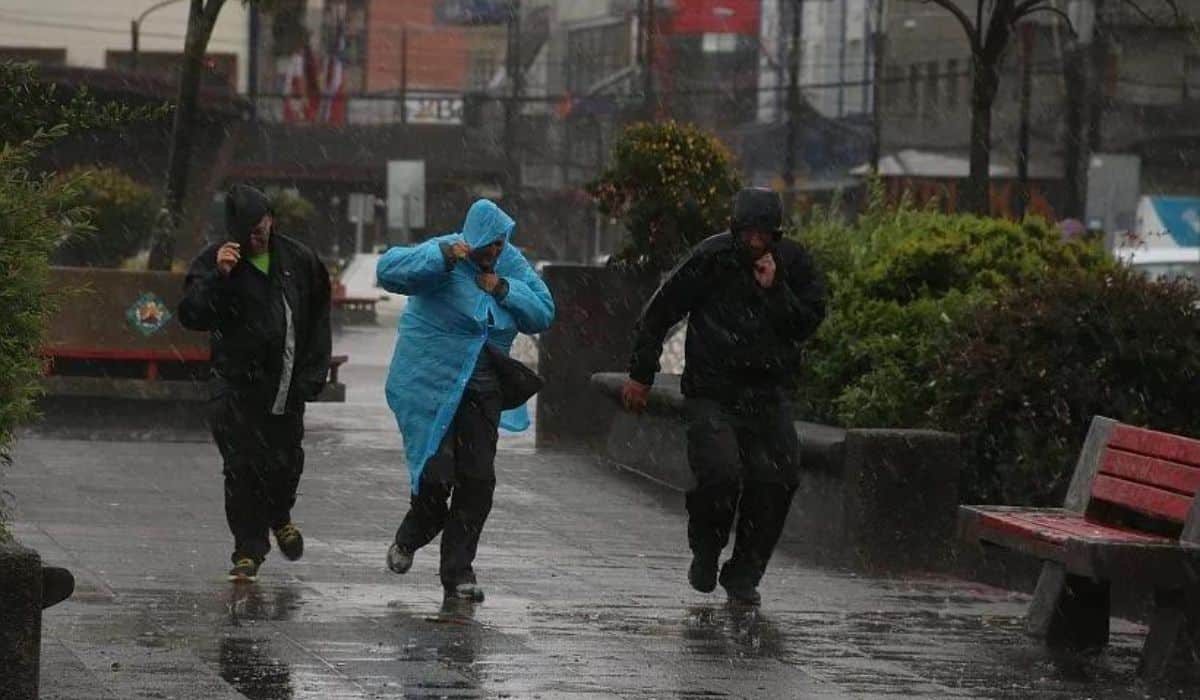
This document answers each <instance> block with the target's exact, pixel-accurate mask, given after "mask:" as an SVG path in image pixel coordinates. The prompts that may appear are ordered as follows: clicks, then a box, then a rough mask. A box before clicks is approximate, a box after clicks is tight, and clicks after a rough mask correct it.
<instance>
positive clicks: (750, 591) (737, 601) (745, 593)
mask: <svg viewBox="0 0 1200 700" xmlns="http://www.w3.org/2000/svg"><path fill="white" fill-rule="evenodd" d="M722 586H723V587H724V588H725V593H726V594H727V595H728V596H729V602H730V603H731V604H733V605H747V606H750V607H755V608H757V607H758V606H760V605H762V596H761V595H759V593H758V589H757V588H755V587H754V586H736V585H730V586H725V585H724V584H722Z"/></svg>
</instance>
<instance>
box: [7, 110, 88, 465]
mask: <svg viewBox="0 0 1200 700" xmlns="http://www.w3.org/2000/svg"><path fill="white" fill-rule="evenodd" d="M62 131H64V130H62V129H57V130H55V131H54V132H51V133H50V134H49V135H46V136H39V137H35V138H34V139H31V140H29V141H26V142H24V143H22V144H20V145H16V146H13V145H7V146H4V147H3V149H2V150H0V308H3V309H4V313H2V314H0V458H7V456H8V448H9V446H10V445H11V444H12V440H13V435H14V431H15V430H16V428H17V426H18V425H20V424H22V423H24V422H26V421H28V420H30V419H31V418H33V416H34V415H35V412H34V404H33V402H34V398H35V397H36V393H37V384H38V378H39V377H40V376H41V371H42V364H41V357H40V354H39V351H40V349H41V345H42V333H43V330H44V328H45V323H46V319H47V318H48V317H49V315H50V313H52V312H53V310H54V307H55V304H56V290H52V289H49V288H48V286H47V284H48V279H49V257H50V253H51V251H53V250H54V246H55V245H56V244H57V242H58V240H59V237H60V236H61V235H62V234H63V231H64V230H71V229H75V228H77V227H79V226H80V225H81V224H82V222H83V221H84V220H85V216H86V212H85V211H83V210H81V209H80V208H78V206H77V205H76V204H75V203H76V202H77V201H78V198H79V197H80V195H81V193H82V185H81V183H80V182H79V179H78V178H55V179H54V180H49V179H46V178H41V177H37V176H34V175H31V174H30V171H29V164H30V162H31V161H32V159H33V158H34V157H35V154H36V153H37V151H38V149H39V148H40V147H41V146H42V145H44V144H45V143H46V142H48V141H49V139H50V137H52V136H54V135H57V134H59V133H62Z"/></svg>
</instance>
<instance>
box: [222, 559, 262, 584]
mask: <svg viewBox="0 0 1200 700" xmlns="http://www.w3.org/2000/svg"><path fill="white" fill-rule="evenodd" d="M260 563H261V562H257V561H255V560H253V559H251V558H250V557H241V558H239V559H238V560H237V561H235V562H234V564H233V568H232V569H230V570H229V580H230V581H233V582H234V583H253V582H255V581H257V580H258V567H259V564H260Z"/></svg>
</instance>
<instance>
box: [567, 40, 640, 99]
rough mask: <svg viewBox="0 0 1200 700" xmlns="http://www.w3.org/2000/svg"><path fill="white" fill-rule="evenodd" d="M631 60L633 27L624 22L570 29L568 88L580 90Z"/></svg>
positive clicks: (576, 91) (575, 91) (585, 88)
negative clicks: (630, 34) (629, 28)
mask: <svg viewBox="0 0 1200 700" xmlns="http://www.w3.org/2000/svg"><path fill="white" fill-rule="evenodd" d="M628 64H629V30H628V28H627V27H626V25H625V24H624V23H622V22H616V23H612V24H605V25H601V26H595V27H583V28H580V29H572V30H570V31H569V32H568V33H567V90H568V91H570V92H573V93H579V92H583V91H585V90H587V89H588V88H589V87H591V86H592V85H594V84H595V83H596V82H598V81H599V80H601V79H603V78H606V77H608V76H610V75H612V74H613V73H615V72H617V71H618V70H620V69H622V68H624V67H625V66H627V65H628Z"/></svg>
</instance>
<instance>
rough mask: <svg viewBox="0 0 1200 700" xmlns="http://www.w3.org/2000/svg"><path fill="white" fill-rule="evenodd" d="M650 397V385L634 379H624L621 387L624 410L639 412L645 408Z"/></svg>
mask: <svg viewBox="0 0 1200 700" xmlns="http://www.w3.org/2000/svg"><path fill="white" fill-rule="evenodd" d="M649 398H650V387H648V386H646V385H645V384H642V383H641V382H639V381H636V380H634V379H626V380H625V386H624V387H622V388H621V403H622V404H624V405H625V410H626V411H630V412H631V413H641V412H642V411H644V410H646V401H647V400H648V399H649Z"/></svg>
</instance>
